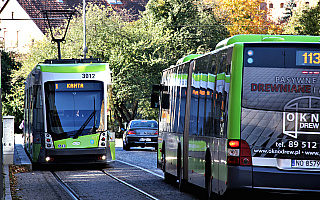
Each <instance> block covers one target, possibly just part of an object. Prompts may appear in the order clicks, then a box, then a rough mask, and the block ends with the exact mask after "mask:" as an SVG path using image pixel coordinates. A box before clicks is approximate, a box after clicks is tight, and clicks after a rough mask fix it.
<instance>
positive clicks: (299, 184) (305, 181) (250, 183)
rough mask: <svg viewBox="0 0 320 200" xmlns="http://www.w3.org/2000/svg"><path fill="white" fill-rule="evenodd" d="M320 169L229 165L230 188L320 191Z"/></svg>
mask: <svg viewBox="0 0 320 200" xmlns="http://www.w3.org/2000/svg"><path fill="white" fill-rule="evenodd" d="M319 180H320V171H292V170H279V169H277V168H275V167H256V166H253V167H247V166H228V189H264V190H278V191H292V192H320V184H319Z"/></svg>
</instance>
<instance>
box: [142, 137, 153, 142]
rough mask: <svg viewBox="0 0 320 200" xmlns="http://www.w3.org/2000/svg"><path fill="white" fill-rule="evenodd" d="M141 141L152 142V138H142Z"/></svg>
mask: <svg viewBox="0 0 320 200" xmlns="http://www.w3.org/2000/svg"><path fill="white" fill-rule="evenodd" d="M139 141H140V142H151V138H140V140H139Z"/></svg>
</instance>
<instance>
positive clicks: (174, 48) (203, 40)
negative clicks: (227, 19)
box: [142, 0, 228, 64]
mask: <svg viewBox="0 0 320 200" xmlns="http://www.w3.org/2000/svg"><path fill="white" fill-rule="evenodd" d="M142 21H144V23H145V24H146V25H147V26H148V27H149V28H150V29H152V28H153V27H159V29H160V32H159V34H160V35H161V37H166V38H167V39H166V41H167V43H166V46H165V48H164V49H163V50H162V52H163V53H164V54H165V55H166V58H167V61H168V63H170V64H174V63H175V62H176V61H177V60H178V59H179V58H181V57H183V56H185V55H188V54H194V53H205V52H208V51H211V50H213V49H214V48H215V45H216V44H217V43H218V42H219V41H221V40H222V39H224V38H225V37H227V36H228V32H227V30H226V29H225V28H224V27H223V26H221V25H220V24H219V23H218V22H217V20H216V18H215V16H214V14H213V13H212V12H211V11H210V10H208V9H206V8H205V6H204V5H202V4H201V3H199V2H196V1H195V2H193V1H189V0H150V1H149V2H148V4H147V6H146V11H145V13H144V14H143V18H142Z"/></svg>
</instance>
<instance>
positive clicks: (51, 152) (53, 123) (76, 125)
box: [23, 59, 115, 165]
mask: <svg viewBox="0 0 320 200" xmlns="http://www.w3.org/2000/svg"><path fill="white" fill-rule="evenodd" d="M110 97H111V72H110V69H109V65H108V64H107V63H101V62H100V61H99V60H98V59H61V60H46V61H45V62H43V63H40V64H38V65H37V66H36V67H35V68H34V69H33V70H32V71H31V73H30V74H29V75H28V77H27V79H26V82H25V101H24V102H25V104H24V105H25V107H24V111H25V112H24V113H25V114H24V130H23V131H24V147H25V150H26V152H27V154H28V155H29V157H30V159H31V161H32V163H33V164H43V165H46V164H102V165H105V164H108V163H110V162H113V161H114V160H115V136H114V133H112V132H110V131H108V130H107V129H108V119H109V118H110V117H109V118H108V116H107V113H108V112H107V110H108V108H109V107H110V105H109V98H110Z"/></svg>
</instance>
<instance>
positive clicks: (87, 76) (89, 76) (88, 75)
mask: <svg viewBox="0 0 320 200" xmlns="http://www.w3.org/2000/svg"><path fill="white" fill-rule="evenodd" d="M95 76H96V74H85V73H83V74H82V78H94V77H95Z"/></svg>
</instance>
